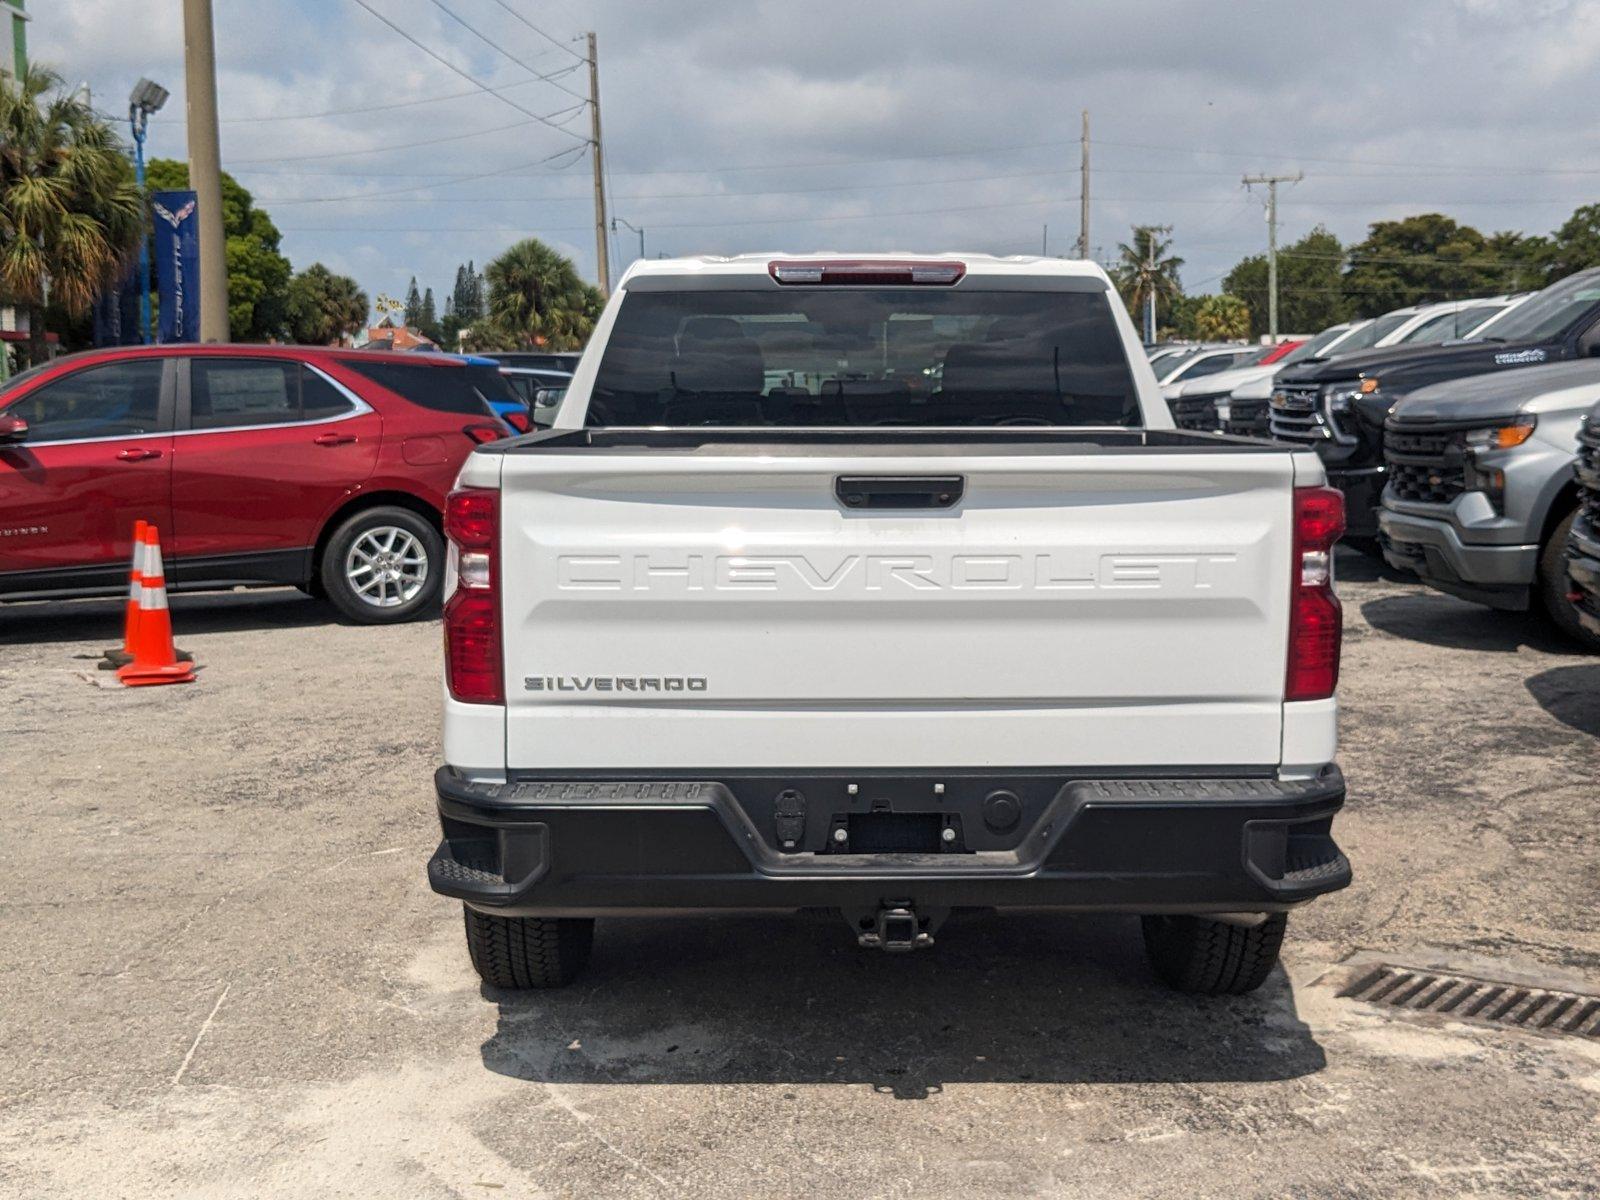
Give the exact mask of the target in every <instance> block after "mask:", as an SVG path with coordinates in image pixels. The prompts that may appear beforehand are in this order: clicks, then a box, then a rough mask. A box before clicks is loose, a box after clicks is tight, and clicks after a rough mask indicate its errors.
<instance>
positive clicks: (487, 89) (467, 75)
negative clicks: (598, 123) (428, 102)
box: [355, 0, 589, 143]
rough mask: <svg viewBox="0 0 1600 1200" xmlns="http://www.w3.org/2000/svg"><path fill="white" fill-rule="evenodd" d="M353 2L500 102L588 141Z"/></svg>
mask: <svg viewBox="0 0 1600 1200" xmlns="http://www.w3.org/2000/svg"><path fill="white" fill-rule="evenodd" d="M355 2H356V3H357V4H358V5H360V6H361V7H362V8H364V9H366V10H367V12H369V13H371V14H372V15H373V16H374V17H376V18H378V20H380V21H382V22H383V23H384V24H385V25H387V26H388V27H389V28H390V29H392V30H393V31H394V32H395V33H398V34H399V35H400V36H401V37H403V38H405V40H406V41H408V42H410V43H411V44H412V45H413V46H415V47H416V48H417V49H418V50H421V51H422V52H423V53H424V54H426V55H427V56H428V57H429V58H431V59H433V60H434V61H435V62H438V63H442V64H443V65H444V66H446V67H448V68H449V69H450V70H452V71H454V72H455V73H456V74H457V75H459V76H461V78H463V79H465V80H466V81H467V82H468V83H471V84H473V85H475V86H476V87H478V88H479V89H480V90H482V91H485V92H488V93H489V95H491V96H493V97H495V99H497V100H499V101H501V102H502V103H504V104H509V105H510V106H511V107H512V108H514V109H516V110H517V111H518V112H520V113H522V114H523V115H524V116H528V117H532V118H533V119H534V120H535V121H538V122H539V123H540V124H542V125H548V126H549V127H550V128H551V129H554V130H555V131H556V132H557V133H562V134H565V135H566V136H567V137H570V138H575V139H576V140H578V141H580V142H584V143H587V142H588V140H589V139H588V138H586V137H582V136H580V135H579V134H576V133H573V132H572V130H570V129H563V128H562V127H561V126H560V125H556V124H553V123H551V122H550V121H549V120H547V119H546V118H544V117H542V116H540V115H539V114H538V113H536V112H534V111H533V110H532V109H531V108H524V107H523V106H522V105H520V104H518V103H517V102H516V101H515V100H513V99H511V98H510V97H509V96H507V95H505V94H504V93H503V92H502V91H498V90H496V89H495V88H492V87H490V86H489V85H488V84H486V83H484V82H483V81H482V80H481V79H478V78H477V77H476V76H474V75H472V74H470V73H469V72H467V71H463V70H462V69H461V68H460V67H458V66H456V65H455V63H453V62H451V61H450V60H449V59H448V58H445V57H444V55H442V54H440V53H438V52H437V51H436V50H434V49H433V48H432V47H430V46H428V45H426V44H424V43H423V42H421V41H419V40H418V39H416V38H414V37H412V36H411V34H410V33H408V32H407V31H406V30H404V29H402V28H400V26H398V25H396V24H395V23H394V22H393V21H391V20H389V18H388V17H386V16H384V15H383V14H382V13H380V12H379V11H378V10H377V9H375V8H373V7H372V5H370V4H368V3H367V0H355Z"/></svg>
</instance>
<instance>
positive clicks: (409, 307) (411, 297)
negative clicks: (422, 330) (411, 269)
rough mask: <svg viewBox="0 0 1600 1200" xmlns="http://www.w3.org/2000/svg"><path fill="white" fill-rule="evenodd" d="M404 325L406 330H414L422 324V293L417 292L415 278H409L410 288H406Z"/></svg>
mask: <svg viewBox="0 0 1600 1200" xmlns="http://www.w3.org/2000/svg"><path fill="white" fill-rule="evenodd" d="M405 323H406V326H407V327H408V328H411V329H416V328H418V327H419V326H421V324H422V293H421V292H419V291H418V290H417V277H416V276H415V275H413V276H412V277H411V286H410V287H408V288H406V312H405Z"/></svg>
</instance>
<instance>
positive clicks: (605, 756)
mask: <svg viewBox="0 0 1600 1200" xmlns="http://www.w3.org/2000/svg"><path fill="white" fill-rule="evenodd" d="M1342 521H1343V508H1342V502H1341V498H1340V496H1339V493H1338V492H1336V491H1332V490H1330V489H1329V488H1328V487H1327V486H1326V484H1325V478H1324V475H1323V469H1322V465H1321V463H1320V461H1319V460H1318V458H1317V456H1316V455H1315V454H1314V453H1313V452H1312V451H1311V450H1310V449H1309V448H1304V449H1298V450H1297V449H1293V448H1288V447H1281V446H1274V445H1270V444H1267V443H1263V442H1256V441H1249V440H1244V439H1230V438H1227V437H1224V436H1220V435H1216V434H1191V433H1183V432H1178V431H1176V430H1174V429H1173V427H1172V418H1171V416H1170V415H1169V414H1168V411H1167V406H1166V405H1165V403H1163V401H1162V399H1161V395H1160V392H1159V390H1158V389H1157V386H1156V381H1155V378H1154V376H1153V374H1152V372H1151V370H1150V368H1149V366H1148V365H1147V363H1146V361H1145V356H1144V354H1143V353H1142V351H1141V348H1140V345H1139V342H1138V340H1137V338H1136V336H1135V334H1134V330H1133V327H1132V325H1131V323H1130V322H1129V320H1128V316H1127V314H1126V312H1125V310H1124V308H1123V305H1122V303H1121V301H1120V300H1119V299H1118V298H1117V294H1116V292H1115V291H1114V290H1113V289H1112V288H1111V286H1110V284H1109V281H1108V280H1107V278H1106V276H1105V274H1104V273H1103V272H1102V271H1101V270H1100V269H1099V268H1098V267H1096V266H1094V265H1093V264H1088V263H1076V262H1063V261H1058V260H1054V259H1033V258H1026V259H1025V258H990V257H987V256H983V255H952V256H945V257H939V258H928V257H920V256H898V255H897V256H894V257H893V258H888V259H884V258H878V259H840V258H828V257H821V256H809V257H806V256H802V257H784V256H772V255H757V256H742V257H737V258H697V259H681V260H664V261H655V262H641V263H636V264H635V265H634V266H633V268H632V269H630V271H629V272H628V274H627V275H626V276H625V277H624V279H623V281H622V283H621V284H620V286H619V287H618V289H617V292H616V294H615V295H614V296H613V297H612V298H611V301H610V303H609V304H608V305H607V307H606V309H605V312H604V313H603V315H602V316H601V318H600V321H599V324H598V327H597V328H596V330H595V333H594V337H593V339H592V341H591V342H590V344H589V347H588V350H587V351H586V352H585V354H584V356H583V359H582V361H581V363H580V364H579V366H578V368H577V372H576V374H575V375H574V377H573V379H572V383H571V385H570V387H569V388H568V391H567V394H566V398H565V401H564V403H563V404H562V406H561V408H560V410H559V412H558V413H557V415H556V418H555V427H554V428H552V429H549V430H545V431H537V432H535V433H532V434H529V435H527V436H524V437H519V438H515V439H510V440H507V441H503V442H498V443H494V444H492V445H489V446H484V447H481V448H480V449H479V450H478V451H476V452H475V453H474V454H473V455H472V456H471V458H470V460H469V461H468V463H467V465H466V466H465V468H464V469H463V471H462V474H461V478H460V481H459V490H457V491H456V492H455V493H454V494H452V495H451V497H450V499H449V504H448V510H447V516H446V532H447V534H448V536H449V539H450V543H451V566H450V572H449V578H448V580H447V584H446V586H447V589H448V595H449V599H448V601H447V603H446V606H445V616H444V625H445V637H446V688H447V694H446V699H445V722H444V755H445V762H446V763H447V764H448V765H446V766H444V767H442V768H441V769H440V770H439V771H438V773H437V776H436V780H435V782H436V787H437V792H438V805H439V812H440V817H441V821H442V825H443V833H444V838H443V841H442V842H441V844H440V846H439V849H438V851H437V852H436V853H435V855H434V857H433V859H432V861H431V862H430V863H429V866H428V877H429V881H430V883H431V885H432V887H433V888H434V890H435V891H437V892H439V893H441V894H443V895H446V896H450V897H454V898H457V899H460V900H462V901H463V902H464V904H465V916H466V933H467V943H468V947H469V950H470V954H471V958H472V961H473V964H474V966H475V967H476V968H477V970H478V972H479V974H480V975H481V976H482V978H483V979H484V980H485V981H486V982H488V983H489V984H491V985H493V986H498V987H507V988H517V987H551V986H558V985H561V984H564V983H567V982H568V981H570V980H571V979H572V978H573V977H574V976H575V975H576V973H577V972H578V971H579V970H580V969H581V967H582V966H583V964H584V962H585V961H586V960H587V958H588V955H589V949H590V944H591V938H592V935H593V926H594V919H595V918H597V917H606V918H611V917H617V918H623V917H640V916H658V915H659V916H667V915H672V916H686V915H694V914H710V913H714V912H752V911H753V912H778V911H789V912H793V911H796V910H800V909H812V908H825V909H830V910H835V911H837V912H839V913H841V914H842V915H843V917H844V918H845V921H846V922H847V923H848V928H849V931H850V934H851V936H853V937H855V938H857V939H858V940H859V941H860V943H861V944H862V945H864V946H869V947H880V948H883V949H887V950H909V949H914V948H918V947H923V946H928V945H930V944H931V943H932V941H933V937H934V935H935V934H936V933H938V931H939V927H940V924H941V923H942V921H943V920H944V919H945V917H947V916H948V915H949V914H950V913H951V912H952V910H965V909H1033V910H1038V909H1048V910H1056V911H1060V912H1063V913H1073V912H1078V913H1085V912H1120V913H1134V914H1139V915H1140V916H1141V917H1142V918H1143V926H1144V938H1145V943H1146V945H1147V947H1148V950H1149V953H1150V957H1151V960H1152V962H1153V964H1154V967H1155V969H1156V973H1157V974H1158V975H1159V976H1160V977H1162V978H1163V979H1164V980H1166V981H1167V982H1168V983H1170V984H1172V985H1173V986H1175V987H1179V988H1182V989H1185V990H1190V991H1199V992H1210V993H1226V992H1234V993H1237V992H1244V991H1248V990H1250V989H1252V988H1254V987H1256V986H1258V985H1259V984H1261V983H1262V981H1263V980H1264V979H1265V978H1266V977H1267V975H1268V973H1269V972H1270V971H1271V970H1272V968H1273V966H1274V964H1275V962H1276V960H1277V954H1278V947H1279V944H1280V943H1281V941H1282V938H1283V934H1284V928H1285V923H1286V920H1287V914H1288V912H1289V911H1290V910H1291V909H1292V908H1294V907H1295V906H1296V905H1297V904H1300V903H1302V902H1304V901H1306V900H1309V899H1311V898H1312V897H1314V896H1318V895H1320V894H1322V893H1324V892H1329V891H1333V890H1335V889H1338V888H1341V887H1344V886H1345V885H1346V884H1348V883H1349V880H1350V866H1349V863H1348V862H1347V861H1346V859H1345V857H1344V855H1343V854H1342V853H1341V852H1340V850H1339V848H1338V846H1337V845H1335V843H1334V841H1333V838H1332V836H1331V826H1332V822H1333V817H1334V814H1335V813H1336V812H1337V811H1338V810H1339V808H1340V806H1341V805H1342V804H1343V802H1344V795H1345V786H1344V780H1343V778H1342V776H1341V775H1340V772H1339V770H1338V768H1337V767H1336V766H1335V765H1334V751H1335V743H1336V730H1335V725H1336V715H1337V710H1336V702H1335V700H1334V687H1335V683H1336V681H1337V675H1338V663H1339V641H1340V612H1339V603H1338V600H1337V599H1336V597H1335V595H1334V591H1333V584H1332V578H1331V564H1332V549H1333V543H1334V542H1335V541H1336V540H1337V539H1338V537H1339V535H1340V532H1341V528H1342Z"/></svg>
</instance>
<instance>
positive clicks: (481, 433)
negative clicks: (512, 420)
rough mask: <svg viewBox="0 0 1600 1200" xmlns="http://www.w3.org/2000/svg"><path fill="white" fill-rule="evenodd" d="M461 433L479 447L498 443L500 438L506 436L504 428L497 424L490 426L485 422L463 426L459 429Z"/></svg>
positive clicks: (506, 430)
mask: <svg viewBox="0 0 1600 1200" xmlns="http://www.w3.org/2000/svg"><path fill="white" fill-rule="evenodd" d="M461 432H462V433H464V434H466V435H467V436H468V437H469V438H471V439H472V440H473V441H475V442H477V443H478V445H480V446H482V445H485V444H487V443H489V442H498V441H499V440H500V439H501V438H503V437H506V436H507V435H508V429H507V427H506V426H504V425H499V424H496V425H490V424H488V423H487V422H481V423H478V424H473V425H463V426H462V427H461Z"/></svg>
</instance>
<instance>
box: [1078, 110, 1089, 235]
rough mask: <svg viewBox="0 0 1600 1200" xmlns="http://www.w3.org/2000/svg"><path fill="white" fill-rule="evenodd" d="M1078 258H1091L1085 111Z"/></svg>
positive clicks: (1087, 123)
mask: <svg viewBox="0 0 1600 1200" xmlns="http://www.w3.org/2000/svg"><path fill="white" fill-rule="evenodd" d="M1078 257H1079V258H1088V257H1089V110H1088V109H1087V108H1086V109H1084V110H1083V167H1082V177H1081V179H1080V180H1079V182H1078Z"/></svg>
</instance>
